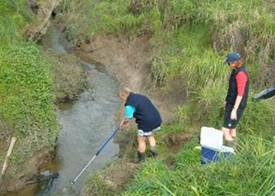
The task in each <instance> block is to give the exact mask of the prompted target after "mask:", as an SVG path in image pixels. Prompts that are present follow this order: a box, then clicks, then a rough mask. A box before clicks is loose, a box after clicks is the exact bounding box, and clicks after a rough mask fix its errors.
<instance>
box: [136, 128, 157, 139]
mask: <svg viewBox="0 0 275 196" xmlns="http://www.w3.org/2000/svg"><path fill="white" fill-rule="evenodd" d="M159 130H160V127H158V128H155V129H153V130H152V131H149V132H144V131H142V130H140V129H139V130H138V136H143V137H148V136H151V135H153V133H154V132H156V131H159Z"/></svg>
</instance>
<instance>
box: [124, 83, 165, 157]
mask: <svg viewBox="0 0 275 196" xmlns="http://www.w3.org/2000/svg"><path fill="white" fill-rule="evenodd" d="M119 97H120V98H121V100H122V101H124V117H123V120H122V121H121V126H127V125H128V124H129V122H130V121H131V119H133V118H135V121H136V123H137V126H138V152H137V154H138V161H139V162H141V161H145V149H146V138H148V140H149V144H150V147H151V148H150V153H151V156H153V157H155V156H157V152H156V140H155V138H154V132H155V131H157V130H160V126H161V123H162V120H161V116H160V114H159V111H158V110H157V108H156V107H155V106H154V105H153V104H152V102H151V101H150V100H149V99H148V98H147V97H146V96H144V95H141V94H136V93H133V92H131V90H130V89H128V88H123V89H122V90H120V92H119Z"/></svg>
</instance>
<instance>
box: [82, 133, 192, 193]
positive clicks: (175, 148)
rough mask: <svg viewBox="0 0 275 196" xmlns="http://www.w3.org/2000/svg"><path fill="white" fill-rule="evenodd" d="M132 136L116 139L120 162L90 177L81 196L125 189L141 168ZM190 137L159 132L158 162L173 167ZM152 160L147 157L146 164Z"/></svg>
mask: <svg viewBox="0 0 275 196" xmlns="http://www.w3.org/2000/svg"><path fill="white" fill-rule="evenodd" d="M135 135H136V133H135V131H133V130H130V131H129V130H128V131H125V132H122V133H120V135H119V136H118V138H117V140H116V142H117V143H119V145H120V159H118V160H116V161H114V162H113V163H111V164H110V165H108V166H107V167H106V168H105V169H103V170H101V171H99V172H97V174H96V175H94V176H93V177H91V178H90V179H89V180H88V181H87V182H86V186H85V187H84V189H83V192H82V195H83V196H90V195H96V196H97V195H98V196H101V195H116V194H120V193H121V192H122V191H124V190H125V188H126V186H127V185H128V184H129V183H130V182H131V180H133V179H134V177H135V174H136V172H137V171H138V170H139V169H141V168H142V167H143V164H137V163H136V149H137V142H136V140H135V139H134V138H135ZM129 137H130V138H129ZM191 138H192V134H191V133H187V132H181V133H171V134H170V133H169V134H165V133H164V132H162V133H160V134H159V135H157V142H158V148H159V152H160V153H159V156H158V157H157V159H159V160H162V161H164V162H165V163H166V164H167V165H168V166H169V167H173V166H174V163H175V156H176V154H177V153H178V152H179V151H180V149H181V148H182V147H183V146H184V144H185V143H187V142H188V141H189V140H191ZM152 159H153V158H148V156H147V161H150V160H152Z"/></svg>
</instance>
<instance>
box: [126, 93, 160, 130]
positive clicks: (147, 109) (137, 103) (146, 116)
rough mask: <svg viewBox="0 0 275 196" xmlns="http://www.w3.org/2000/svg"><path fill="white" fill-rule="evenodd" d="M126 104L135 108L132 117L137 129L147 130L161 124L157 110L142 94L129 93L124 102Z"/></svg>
mask: <svg viewBox="0 0 275 196" xmlns="http://www.w3.org/2000/svg"><path fill="white" fill-rule="evenodd" d="M127 105H130V106H132V107H134V108H135V112H134V118H135V119H136V123H137V124H138V129H140V130H143V131H144V132H149V131H152V130H153V129H155V128H158V127H159V126H160V125H161V122H162V120H161V116H160V114H159V111H158V110H157V108H156V107H155V106H154V105H153V104H152V102H151V101H150V100H149V99H148V98H147V97H145V96H144V95H140V94H135V93H130V95H129V96H128V98H127V100H126V103H125V106H127Z"/></svg>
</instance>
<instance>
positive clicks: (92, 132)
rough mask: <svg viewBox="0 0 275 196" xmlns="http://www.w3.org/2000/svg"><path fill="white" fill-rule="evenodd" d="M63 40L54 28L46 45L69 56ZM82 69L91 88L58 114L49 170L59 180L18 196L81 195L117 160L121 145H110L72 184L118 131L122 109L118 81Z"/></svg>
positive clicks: (86, 64)
mask: <svg viewBox="0 0 275 196" xmlns="http://www.w3.org/2000/svg"><path fill="white" fill-rule="evenodd" d="M60 40H61V33H60V32H59V31H58V30H57V29H56V28H55V27H53V26H52V27H50V29H49V31H48V33H47V35H46V37H45V40H44V41H43V42H45V43H47V44H46V45H47V47H50V48H51V49H52V50H54V51H55V52H56V53H60V54H62V53H66V50H65V48H64V47H63V45H62V43H61V41H60ZM83 67H84V69H85V71H86V72H87V76H88V77H87V79H88V86H89V88H88V89H87V90H85V91H84V92H83V93H81V94H80V96H79V99H78V100H77V101H75V102H74V103H71V104H64V105H62V107H61V109H59V110H58V111H57V116H58V120H59V123H60V124H61V130H60V133H59V137H58V147H57V157H56V161H55V162H53V163H51V164H50V165H49V168H54V170H55V169H57V170H58V173H59V177H58V178H56V179H55V180H54V181H53V182H52V183H51V184H49V185H48V186H38V187H37V186H36V188H31V187H27V188H26V189H24V190H22V191H21V192H19V193H18V194H17V195H20V196H21V195H28V196H31V195H37V196H52V195H54V196H55V195H66V196H70V195H72V196H75V195H80V194H81V189H83V187H84V185H85V181H86V180H87V178H88V176H89V175H92V174H94V173H95V172H96V171H98V170H99V169H101V168H103V167H104V166H106V164H108V163H110V162H111V161H112V160H114V159H116V156H117V153H118V150H119V149H118V145H116V144H114V143H113V142H110V143H109V144H108V145H107V146H106V147H105V149H104V150H103V151H102V152H101V154H100V156H98V157H97V159H96V160H95V162H94V163H93V164H92V165H91V166H90V167H89V168H88V170H87V171H86V172H85V173H84V174H83V175H82V176H81V177H80V178H79V180H78V181H77V182H76V184H74V185H71V184H70V182H71V180H72V179H73V178H74V177H75V176H76V175H77V174H78V172H80V170H81V168H82V167H83V166H84V165H85V164H86V163H87V162H88V161H89V160H90V158H91V157H92V156H93V155H94V153H95V152H96V150H97V148H98V147H99V145H100V144H101V142H102V141H103V140H104V139H105V138H106V137H108V136H109V135H110V134H111V133H112V132H113V130H114V129H115V122H114V118H115V114H116V112H117V110H118V107H119V100H118V97H117V89H118V83H117V82H116V80H115V79H114V78H112V77H111V76H110V75H108V74H107V73H106V72H105V71H104V69H102V67H98V66H96V65H94V64H90V63H89V62H83ZM27 190H29V191H27ZM25 192H26V193H25Z"/></svg>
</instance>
